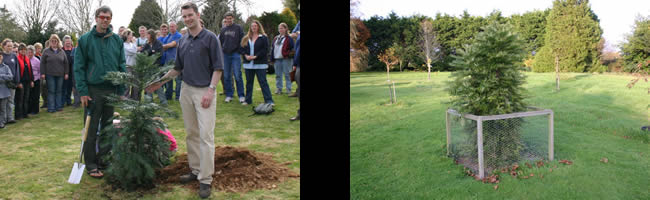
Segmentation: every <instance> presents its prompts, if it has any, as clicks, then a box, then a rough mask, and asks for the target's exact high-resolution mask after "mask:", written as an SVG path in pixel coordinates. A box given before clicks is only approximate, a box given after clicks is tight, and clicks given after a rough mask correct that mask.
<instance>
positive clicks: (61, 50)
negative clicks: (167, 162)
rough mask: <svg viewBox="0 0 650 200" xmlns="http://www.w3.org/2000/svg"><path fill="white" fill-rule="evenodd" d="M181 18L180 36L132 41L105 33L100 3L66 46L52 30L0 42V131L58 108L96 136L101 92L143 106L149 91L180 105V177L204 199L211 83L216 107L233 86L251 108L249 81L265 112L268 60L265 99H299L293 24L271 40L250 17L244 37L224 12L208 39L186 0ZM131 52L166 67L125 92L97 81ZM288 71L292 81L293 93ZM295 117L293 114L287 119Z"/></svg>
mask: <svg viewBox="0 0 650 200" xmlns="http://www.w3.org/2000/svg"><path fill="white" fill-rule="evenodd" d="M181 14H182V17H183V22H184V24H185V25H186V27H185V28H183V29H182V30H180V31H177V28H178V26H177V24H176V23H175V22H170V23H168V24H162V25H160V27H157V28H159V30H154V29H153V28H147V27H145V26H140V27H139V28H138V33H139V37H135V35H134V32H133V31H132V30H129V29H127V28H125V27H124V26H122V27H120V28H119V31H118V34H115V33H113V28H112V25H111V23H110V22H111V19H112V17H113V13H112V11H111V9H110V8H109V7H107V6H102V7H100V8H99V9H97V10H96V11H95V22H96V25H94V26H93V27H92V29H91V30H90V31H88V32H87V33H84V34H83V35H82V36H81V37H80V38H79V40H78V41H77V44H76V45H73V41H72V38H71V37H70V36H68V35H66V36H64V37H63V41H62V40H61V39H60V38H59V36H58V35H56V34H52V35H51V36H50V37H49V40H48V41H45V43H44V44H45V48H43V45H42V44H41V43H35V44H33V45H27V44H24V43H21V42H17V41H12V39H11V38H5V39H4V40H2V43H1V45H2V46H1V47H2V53H0V60H1V61H2V62H0V128H4V127H5V125H6V124H13V123H16V121H18V120H24V119H27V118H29V117H30V115H36V114H38V113H39V109H40V108H46V109H47V112H48V113H54V112H60V111H62V110H63V108H64V107H65V106H72V107H73V108H78V107H80V106H83V107H84V109H91V110H92V112H91V122H90V127H89V129H88V132H89V133H97V132H98V131H99V130H100V129H103V128H104V127H107V126H108V125H109V124H110V123H111V122H110V121H109V119H110V118H111V117H112V114H113V112H114V108H113V107H112V106H111V105H110V104H108V102H107V98H106V97H107V96H108V95H109V94H118V95H121V96H123V98H131V99H136V100H140V99H141V98H142V96H141V95H142V92H144V94H145V95H144V100H145V101H153V93H156V95H157V96H158V99H159V101H160V104H162V105H167V104H168V102H169V101H173V100H176V101H179V102H180V104H181V110H182V113H183V121H184V125H185V130H186V133H187V139H186V140H187V151H188V159H189V164H190V168H191V169H192V172H191V173H190V174H187V175H183V176H181V177H180V180H181V181H182V182H190V181H199V182H200V183H201V184H200V191H199V196H200V197H202V198H206V197H207V196H209V195H210V182H211V181H212V174H213V173H214V171H213V170H214V166H213V164H214V160H213V159H214V156H213V155H214V127H215V122H216V116H215V112H216V85H217V83H219V82H220V81H221V83H222V88H223V93H222V94H221V95H225V96H226V97H225V102H226V103H228V102H231V101H232V100H233V98H234V97H235V96H234V93H235V90H236V93H237V97H238V98H239V99H238V100H239V103H240V104H242V105H249V104H253V91H254V89H253V85H254V79H255V77H257V81H258V83H259V85H260V87H261V90H262V96H263V99H264V103H267V104H271V105H272V106H275V102H274V101H273V96H272V95H273V94H272V93H271V89H270V86H269V84H268V82H267V80H266V71H267V69H268V67H269V64H273V65H274V67H275V71H276V90H275V93H274V94H276V95H279V94H283V93H284V94H286V95H288V97H296V96H297V97H298V99H299V102H300V22H298V24H297V25H296V27H295V28H294V29H293V31H291V32H289V27H288V26H287V24H286V23H281V24H279V25H278V31H279V33H280V34H279V35H278V36H276V37H274V38H273V39H269V38H268V36H267V35H266V33H265V32H264V28H263V26H262V24H261V23H260V22H259V21H257V20H253V21H252V22H251V23H250V24H248V26H249V28H248V32H247V33H244V32H243V28H242V26H241V25H239V24H235V23H233V17H234V15H233V13H226V15H225V17H224V19H223V21H222V25H223V27H222V28H221V30H219V32H218V34H215V33H214V32H212V31H210V30H207V29H205V28H204V26H203V21H201V19H200V13H199V11H198V8H197V6H196V5H195V4H194V3H191V2H190V3H186V4H184V5H183V6H182V7H181ZM141 53H144V54H146V55H154V54H157V55H160V57H158V59H157V60H156V61H155V63H154V64H156V65H159V66H161V67H162V66H164V65H166V64H172V65H174V68H173V69H171V70H169V71H168V72H167V73H166V74H165V75H164V76H163V77H161V79H160V80H161V81H159V82H156V83H152V84H151V85H149V86H147V87H146V88H125V87H124V86H123V85H114V84H113V83H111V82H110V81H105V80H104V78H103V75H105V74H106V73H107V72H110V71H119V72H132V71H133V68H132V67H133V66H134V65H135V64H136V61H135V57H136V55H137V54H141ZM242 68H244V75H245V76H246V82H245V83H244V81H243V79H242V70H241V69H242ZM291 71H294V72H295V79H296V82H297V84H298V88H297V90H296V91H295V92H293V93H292V88H291V83H292V81H291V80H290V77H289V74H290V73H291ZM174 82H175V84H174ZM244 84H245V87H244ZM181 94H183V95H181ZM72 97H74V98H72ZM40 99H42V100H43V101H42V106H39V105H40ZM72 100H74V101H72ZM91 102H92V103H91ZM84 113H85V111H84ZM299 119H300V109H298V114H297V115H296V116H295V117H293V118H291V119H290V120H291V121H294V120H299ZM97 138H98V137H97V135H95V134H88V138H87V140H86V141H87V142H86V143H84V147H83V148H84V149H85V150H84V152H85V154H84V160H85V163H86V170H87V171H88V174H89V175H90V176H91V177H95V178H101V177H102V176H103V173H102V172H101V171H102V170H104V169H105V167H106V165H105V163H101V161H100V159H99V158H100V157H101V155H102V154H103V153H106V151H104V150H101V149H100V150H99V151H96V149H95V146H96V142H98V141H97V140H98V139H97Z"/></svg>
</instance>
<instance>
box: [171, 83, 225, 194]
mask: <svg viewBox="0 0 650 200" xmlns="http://www.w3.org/2000/svg"><path fill="white" fill-rule="evenodd" d="M208 90H210V88H208V87H205V88H198V87H194V86H191V85H188V84H185V82H183V85H182V86H181V94H182V95H181V98H180V103H181V110H182V112H183V122H184V123H185V132H186V133H187V137H186V142H187V160H188V162H189V164H190V169H192V174H195V175H197V176H198V177H197V178H198V180H199V182H201V183H203V184H211V183H212V174H213V173H214V126H215V121H216V118H217V115H216V110H217V100H216V99H217V98H216V95H215V97H214V98H213V99H212V103H210V107H209V108H203V107H202V106H201V99H202V98H203V95H205V93H206V92H207V91H208ZM215 93H216V92H215Z"/></svg>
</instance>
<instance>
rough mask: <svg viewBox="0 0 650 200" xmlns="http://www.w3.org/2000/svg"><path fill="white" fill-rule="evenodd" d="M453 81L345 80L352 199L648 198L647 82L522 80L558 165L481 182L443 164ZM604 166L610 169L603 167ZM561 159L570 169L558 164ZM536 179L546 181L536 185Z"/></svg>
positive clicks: (402, 76)
mask: <svg viewBox="0 0 650 200" xmlns="http://www.w3.org/2000/svg"><path fill="white" fill-rule="evenodd" d="M449 75H450V73H442V72H441V73H437V74H436V73H432V75H431V80H430V81H427V74H426V72H424V73H423V72H403V73H400V72H391V73H390V78H391V80H393V81H395V86H396V88H397V101H398V102H397V103H396V104H389V95H388V86H387V83H386V73H385V72H384V73H381V72H373V73H350V195H351V199H650V178H648V177H650V144H649V143H648V133H647V132H645V133H643V132H641V131H640V127H641V126H643V125H650V121H649V120H648V108H647V106H648V104H650V95H649V94H648V92H647V88H648V87H650V84H648V83H645V82H643V83H641V82H639V83H638V84H637V86H635V87H634V88H632V89H628V88H626V87H625V86H626V84H627V83H628V82H629V81H630V80H631V79H632V77H631V76H623V75H593V74H579V73H573V74H563V75H562V81H561V83H560V86H561V90H560V91H559V92H555V82H554V74H552V73H526V75H527V84H525V85H524V87H525V88H526V89H527V90H528V91H529V94H528V95H529V96H530V97H529V98H528V99H527V102H528V103H529V104H530V105H532V106H536V107H541V108H547V109H552V110H553V112H554V114H555V120H554V123H555V125H554V128H555V159H556V160H555V161H553V162H550V163H549V164H550V165H551V166H555V165H557V168H555V169H553V171H552V172H551V170H550V169H551V168H548V165H547V166H545V167H543V168H539V169H537V168H536V169H530V170H528V171H529V172H530V173H535V177H531V178H529V179H515V178H512V177H511V176H509V175H507V174H506V175H503V176H502V177H500V183H498V189H497V190H495V189H494V186H495V184H485V183H482V182H479V181H475V180H474V179H473V178H471V177H469V176H466V175H463V173H462V168H463V167H462V166H458V165H455V164H454V163H453V160H452V159H451V158H447V157H446V156H445V153H446V149H445V145H446V133H445V111H446V109H447V107H448V104H445V102H448V101H449V100H450V97H449V94H448V92H447V91H445V88H446V85H447V84H446V82H447V81H450V79H449ZM602 158H607V159H608V163H604V162H601V161H600V160H601V159H602ZM561 159H567V160H570V161H573V164H572V165H564V164H559V163H558V161H559V160H561ZM540 175H543V178H541V177H540Z"/></svg>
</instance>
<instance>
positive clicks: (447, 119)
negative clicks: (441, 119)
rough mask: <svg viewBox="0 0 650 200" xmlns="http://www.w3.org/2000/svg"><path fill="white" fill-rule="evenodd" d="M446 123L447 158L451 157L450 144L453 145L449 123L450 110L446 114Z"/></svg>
mask: <svg viewBox="0 0 650 200" xmlns="http://www.w3.org/2000/svg"><path fill="white" fill-rule="evenodd" d="M445 123H446V125H447V156H449V144H451V138H450V137H451V130H450V128H451V125H450V122H449V110H447V112H445Z"/></svg>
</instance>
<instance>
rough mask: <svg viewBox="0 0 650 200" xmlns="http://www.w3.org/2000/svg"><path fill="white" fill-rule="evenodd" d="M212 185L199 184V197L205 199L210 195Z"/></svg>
mask: <svg viewBox="0 0 650 200" xmlns="http://www.w3.org/2000/svg"><path fill="white" fill-rule="evenodd" d="M211 187H212V185H210V184H203V183H201V185H199V197H201V198H203V199H205V198H208V197H209V196H210V189H211Z"/></svg>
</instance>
